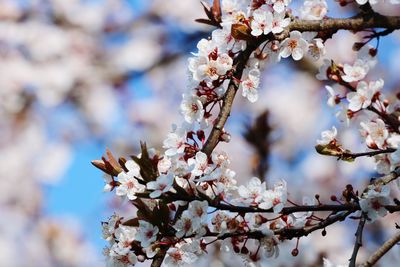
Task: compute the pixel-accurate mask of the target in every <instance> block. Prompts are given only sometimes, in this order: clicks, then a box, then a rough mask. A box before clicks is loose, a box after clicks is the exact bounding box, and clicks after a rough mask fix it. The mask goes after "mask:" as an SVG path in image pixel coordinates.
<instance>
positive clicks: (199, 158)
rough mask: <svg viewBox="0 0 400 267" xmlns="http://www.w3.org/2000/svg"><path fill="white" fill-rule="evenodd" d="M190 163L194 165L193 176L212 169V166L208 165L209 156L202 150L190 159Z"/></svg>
mask: <svg viewBox="0 0 400 267" xmlns="http://www.w3.org/2000/svg"><path fill="white" fill-rule="evenodd" d="M188 165H189V166H193V170H192V175H193V176H201V175H203V174H206V173H207V172H208V171H209V170H210V167H209V166H208V157H207V155H206V154H205V153H203V152H201V151H199V152H197V153H196V156H195V158H191V159H189V160H188Z"/></svg>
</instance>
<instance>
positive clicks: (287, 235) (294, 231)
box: [206, 211, 353, 240]
mask: <svg viewBox="0 0 400 267" xmlns="http://www.w3.org/2000/svg"><path fill="white" fill-rule="evenodd" d="M351 213H353V211H347V212H342V213H338V214H336V215H332V216H328V217H327V218H326V219H325V220H323V221H321V222H319V223H317V224H315V225H312V226H306V227H303V228H282V229H278V230H275V231H274V234H275V235H279V236H280V237H281V239H292V238H298V237H303V236H307V235H309V234H310V233H312V232H314V231H316V230H320V229H325V228H326V227H327V226H329V225H332V224H334V223H336V222H338V221H343V220H345V219H346V218H347V216H349V215H350V214H351ZM206 236H216V237H217V238H218V239H220V240H223V239H226V238H231V237H237V236H246V237H248V238H251V239H258V240H259V239H261V238H263V237H264V236H265V235H264V234H263V233H262V232H260V231H250V232H242V233H226V234H223V235H221V234H220V233H214V232H211V233H208V234H207V235H206Z"/></svg>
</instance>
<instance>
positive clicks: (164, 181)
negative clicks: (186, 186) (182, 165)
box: [146, 173, 174, 198]
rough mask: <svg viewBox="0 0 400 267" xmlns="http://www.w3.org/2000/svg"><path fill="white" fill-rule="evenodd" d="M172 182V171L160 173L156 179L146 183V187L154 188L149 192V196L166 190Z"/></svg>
mask: <svg viewBox="0 0 400 267" xmlns="http://www.w3.org/2000/svg"><path fill="white" fill-rule="evenodd" d="M173 182H174V175H173V174H172V173H168V174H162V175H160V176H159V177H157V180H155V181H151V182H148V183H147V185H146V186H147V189H150V190H154V191H153V192H151V193H150V197H151V198H157V197H159V196H160V195H161V194H162V193H165V192H168V191H169V190H170V189H171V187H172V183H173Z"/></svg>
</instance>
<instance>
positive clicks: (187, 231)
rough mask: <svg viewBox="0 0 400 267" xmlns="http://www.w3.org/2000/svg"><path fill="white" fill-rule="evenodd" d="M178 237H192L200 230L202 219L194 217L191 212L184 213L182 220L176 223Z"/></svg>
mask: <svg viewBox="0 0 400 267" xmlns="http://www.w3.org/2000/svg"><path fill="white" fill-rule="evenodd" d="M174 228H175V230H176V234H175V235H176V236H177V237H178V238H181V237H184V236H190V235H192V234H194V233H195V232H196V231H197V230H198V229H199V228H200V219H199V218H197V217H193V215H192V213H190V212H189V211H184V212H183V214H182V216H181V218H180V219H179V220H178V221H177V222H176V223H175V225H174Z"/></svg>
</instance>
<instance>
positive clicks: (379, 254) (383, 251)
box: [361, 233, 400, 267]
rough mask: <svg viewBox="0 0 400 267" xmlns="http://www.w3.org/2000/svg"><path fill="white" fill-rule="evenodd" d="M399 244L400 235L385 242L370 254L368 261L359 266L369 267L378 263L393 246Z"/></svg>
mask: <svg viewBox="0 0 400 267" xmlns="http://www.w3.org/2000/svg"><path fill="white" fill-rule="evenodd" d="M398 242H400V233H397V234H396V235H395V236H394V237H392V238H391V239H389V240H388V241H386V242H385V243H384V244H383V245H382V246H381V247H380V248H379V249H378V250H377V251H375V252H374V254H372V255H371V256H370V257H369V259H368V260H367V261H366V262H365V263H364V264H362V265H361V267H370V266H373V265H374V264H375V263H377V262H378V260H379V259H380V258H382V257H383V256H384V255H385V254H386V253H387V252H388V251H389V250H390V249H391V248H392V247H393V246H394V245H396V244H397V243H398Z"/></svg>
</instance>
